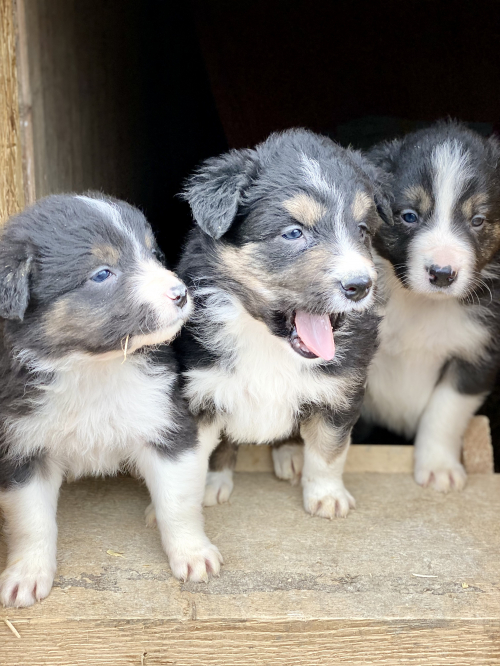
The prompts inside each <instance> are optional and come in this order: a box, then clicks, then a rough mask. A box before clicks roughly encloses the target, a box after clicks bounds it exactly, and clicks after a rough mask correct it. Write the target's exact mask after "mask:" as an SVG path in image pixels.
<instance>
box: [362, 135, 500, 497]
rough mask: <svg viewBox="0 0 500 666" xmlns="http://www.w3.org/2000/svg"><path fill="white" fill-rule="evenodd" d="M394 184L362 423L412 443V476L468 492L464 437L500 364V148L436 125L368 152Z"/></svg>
mask: <svg viewBox="0 0 500 666" xmlns="http://www.w3.org/2000/svg"><path fill="white" fill-rule="evenodd" d="M370 158H371V159H372V161H373V162H374V163H375V164H376V165H378V166H379V167H382V168H384V169H385V170H386V171H387V173H388V174H390V175H391V177H392V179H393V186H392V187H393V195H394V196H393V204H392V212H393V218H394V226H392V227H389V226H384V227H382V228H381V229H380V232H379V234H378V236H377V239H376V241H375V245H376V249H377V252H378V259H377V263H378V267H379V273H380V278H379V286H380V292H379V293H380V296H381V299H382V300H383V301H384V302H385V306H384V308H383V310H384V314H385V317H384V320H383V322H382V325H381V329H380V347H379V349H378V352H377V354H376V356H375V358H374V361H373V363H372V365H371V368H370V372H369V379H368V388H367V392H366V398H365V402H364V405H363V419H364V420H365V421H366V422H368V423H371V424H380V425H383V426H385V427H387V428H389V429H391V430H393V431H395V432H397V433H400V434H402V435H404V436H406V437H407V438H413V437H415V479H416V481H417V482H418V483H420V484H422V485H430V486H432V487H434V488H435V489H436V490H441V491H448V490H449V489H451V488H455V489H461V488H463V486H464V484H465V481H466V475H465V471H464V468H463V467H462V465H461V462H460V452H461V445H462V438H463V434H464V431H465V428H466V426H467V423H468V421H469V419H470V417H471V416H472V415H473V414H474V413H475V411H476V410H477V409H478V408H479V407H480V405H481V404H482V402H483V401H484V399H485V397H486V396H487V394H488V392H489V391H490V390H491V388H492V384H493V381H494V378H495V375H496V372H497V369H498V367H499V363H500V354H499V348H498V339H499V333H500V255H499V249H500V167H499V158H500V150H499V146H498V143H497V141H496V140H495V139H483V138H482V137H480V136H479V135H477V134H476V133H474V132H472V131H470V130H468V129H466V128H465V127H463V126H461V125H459V124H456V123H439V124H437V125H435V126H434V127H432V128H430V129H427V130H421V131H419V132H416V133H414V134H410V135H408V136H407V137H405V138H404V139H402V140H397V141H394V142H391V143H384V144H382V145H379V146H377V147H375V148H374V149H373V150H372V151H371V154H370Z"/></svg>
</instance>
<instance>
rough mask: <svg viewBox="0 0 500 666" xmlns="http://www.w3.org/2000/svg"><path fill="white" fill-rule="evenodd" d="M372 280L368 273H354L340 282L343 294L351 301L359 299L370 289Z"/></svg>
mask: <svg viewBox="0 0 500 666" xmlns="http://www.w3.org/2000/svg"><path fill="white" fill-rule="evenodd" d="M372 284H373V283H372V281H371V279H370V277H369V276H368V275H354V276H353V277H351V278H349V279H348V280H345V281H344V282H341V283H340V287H341V289H342V291H343V292H344V296H345V297H346V298H348V299H350V300H351V301H360V300H361V299H362V298H364V297H365V296H366V295H367V294H368V292H369V291H370V289H371V286H372Z"/></svg>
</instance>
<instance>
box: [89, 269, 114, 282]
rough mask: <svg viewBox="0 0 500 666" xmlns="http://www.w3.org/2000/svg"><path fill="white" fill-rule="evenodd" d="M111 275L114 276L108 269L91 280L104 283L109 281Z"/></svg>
mask: <svg viewBox="0 0 500 666" xmlns="http://www.w3.org/2000/svg"><path fill="white" fill-rule="evenodd" d="M110 275H112V273H111V271H108V269H107V268H103V269H102V271H99V272H98V273H96V274H95V275H93V276H92V277H91V278H90V279H91V280H93V281H94V282H104V280H107V279H108V278H109V276H110Z"/></svg>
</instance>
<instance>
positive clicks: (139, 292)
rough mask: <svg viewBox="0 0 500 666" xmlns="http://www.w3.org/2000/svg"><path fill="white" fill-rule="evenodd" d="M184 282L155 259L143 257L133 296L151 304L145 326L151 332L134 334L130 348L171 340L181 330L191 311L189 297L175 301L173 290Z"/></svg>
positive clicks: (138, 300)
mask: <svg viewBox="0 0 500 666" xmlns="http://www.w3.org/2000/svg"><path fill="white" fill-rule="evenodd" d="M183 286H184V285H183V283H182V282H181V281H180V280H179V278H178V277H177V276H176V275H175V273H172V271H169V270H167V269H166V268H164V267H163V266H162V265H161V264H160V263H158V262H157V261H155V260H154V259H147V260H142V261H141V263H140V264H139V270H138V273H137V276H136V277H135V290H134V292H135V299H136V301H137V303H138V304H140V305H143V304H147V305H149V306H151V307H152V309H153V312H154V316H153V321H151V322H148V328H150V329H151V330H153V333H148V332H147V331H146V330H145V334H144V335H141V336H135V337H134V338H133V339H132V340H131V341H130V342H131V349H132V350H133V349H137V348H138V347H141V346H143V345H147V344H148V345H153V344H160V343H162V342H166V341H168V340H171V339H172V338H173V337H174V336H175V335H176V334H177V333H178V332H179V330H180V328H181V327H182V325H183V324H184V322H185V321H186V319H187V318H188V317H189V315H190V314H191V311H192V301H191V298H190V296H189V295H188V300H187V303H186V305H184V307H182V308H180V307H178V305H176V303H175V301H174V300H173V299H174V298H175V295H176V292H175V290H176V289H178V288H180V287H183Z"/></svg>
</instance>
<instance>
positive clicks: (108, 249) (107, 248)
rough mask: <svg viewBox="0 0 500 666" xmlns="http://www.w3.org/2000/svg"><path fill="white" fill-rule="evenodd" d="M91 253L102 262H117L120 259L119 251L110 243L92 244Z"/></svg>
mask: <svg viewBox="0 0 500 666" xmlns="http://www.w3.org/2000/svg"><path fill="white" fill-rule="evenodd" d="M92 254H93V255H94V257H97V259H99V261H102V263H103V264H117V263H118V260H119V259H120V252H119V250H117V249H116V247H113V246H112V245H94V247H93V248H92Z"/></svg>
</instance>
